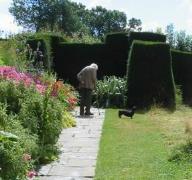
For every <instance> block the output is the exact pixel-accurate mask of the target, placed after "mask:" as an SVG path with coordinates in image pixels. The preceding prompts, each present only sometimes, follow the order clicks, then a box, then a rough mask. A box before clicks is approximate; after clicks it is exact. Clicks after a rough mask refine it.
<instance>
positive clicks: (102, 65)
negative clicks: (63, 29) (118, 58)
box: [54, 43, 113, 86]
mask: <svg viewBox="0 0 192 180" xmlns="http://www.w3.org/2000/svg"><path fill="white" fill-rule="evenodd" d="M105 49H106V47H105V45H104V44H83V43H78V44H77V43H60V44H59V46H58V48H57V50H56V59H55V62H54V64H55V71H56V72H57V74H58V76H59V77H60V78H63V79H64V80H66V81H67V82H70V83H71V84H73V85H74V86H77V85H78V82H77V73H78V72H79V71H80V70H81V69H82V68H83V67H85V66H87V65H90V64H91V63H93V62H94V63H96V64H98V66H99V71H98V78H99V79H100V78H101V77H103V76H104V75H105V74H108V73H110V71H111V69H110V68H113V67H112V66H110V65H109V63H110V62H107V61H105V59H106V58H105V53H104V52H105ZM107 68H108V69H107Z"/></svg>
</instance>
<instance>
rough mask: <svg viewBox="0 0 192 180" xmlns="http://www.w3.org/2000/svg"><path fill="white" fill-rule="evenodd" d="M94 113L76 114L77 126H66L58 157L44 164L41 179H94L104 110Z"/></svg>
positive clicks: (94, 109) (40, 174)
mask: <svg viewBox="0 0 192 180" xmlns="http://www.w3.org/2000/svg"><path fill="white" fill-rule="evenodd" d="M91 110H92V112H93V113H94V116H85V117H79V116H78V115H79V110H78V109H76V110H75V111H74V113H73V115H74V116H75V119H76V121H77V126H76V127H73V128H68V129H63V131H62V133H61V135H60V137H59V141H58V144H59V146H61V148H60V150H61V154H60V156H59V159H58V160H57V161H55V162H53V163H51V164H48V165H46V166H43V167H41V169H40V171H39V172H38V174H39V177H38V178H39V179H40V180H91V179H93V178H94V176H95V167H96V160H97V154H98V151H99V142H100V136H101V132H102V126H103V121H104V116H105V111H104V110H103V109H99V111H98V109H96V108H92V109H91Z"/></svg>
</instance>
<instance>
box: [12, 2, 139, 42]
mask: <svg viewBox="0 0 192 180" xmlns="http://www.w3.org/2000/svg"><path fill="white" fill-rule="evenodd" d="M9 11H10V13H11V14H12V15H13V16H14V17H15V20H16V22H17V23H18V24H19V25H21V26H23V27H24V28H26V29H30V30H35V31H40V30H44V29H45V30H49V31H55V30H58V31H62V32H64V33H66V34H68V35H72V34H74V33H86V34H90V35H92V36H94V37H99V38H102V37H104V35H105V34H106V33H110V32H119V31H121V32H125V31H126V30H129V29H131V30H134V29H135V30H141V20H140V19H135V18H132V19H131V20H130V21H129V24H128V25H129V27H130V28H127V17H126V14H125V13H124V12H120V11H118V10H107V9H106V8H103V7H102V6H96V7H95V8H92V9H90V10H88V9H86V7H85V6H84V5H83V4H81V3H76V2H71V1H70V0H13V1H12V4H11V7H10V9H9Z"/></svg>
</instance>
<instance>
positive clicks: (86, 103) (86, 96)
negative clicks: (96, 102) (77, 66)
mask: <svg viewBox="0 0 192 180" xmlns="http://www.w3.org/2000/svg"><path fill="white" fill-rule="evenodd" d="M91 102H92V90H91V89H87V88H81V89H80V115H84V114H89V113H90V108H91ZM85 107H86V108H85ZM84 108H85V112H84Z"/></svg>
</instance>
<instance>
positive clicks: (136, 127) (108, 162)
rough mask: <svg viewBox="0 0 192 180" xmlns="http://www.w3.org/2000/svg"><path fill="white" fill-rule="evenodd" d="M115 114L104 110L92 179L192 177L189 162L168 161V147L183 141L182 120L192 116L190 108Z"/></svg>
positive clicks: (146, 179)
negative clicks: (98, 150)
mask: <svg viewBox="0 0 192 180" xmlns="http://www.w3.org/2000/svg"><path fill="white" fill-rule="evenodd" d="M117 114H118V113H117V110H112V109H108V110H106V117H105V122H104V127H103V134H102V138H101V142H100V152H99V155H98V161H97V167H96V177H95V179H101V180H105V179H106V180H110V179H114V180H121V179H122V180H129V179H135V180H144V179H145V180H156V179H158V180H160V179H162V180H171V179H178V180H183V179H192V166H191V164H189V163H188V162H183V161H182V162H180V163H176V162H173V161H168V159H169V157H170V154H171V150H172V148H173V147H175V146H176V145H178V144H180V143H182V142H185V136H186V135H185V132H184V130H185V123H184V122H185V120H188V119H190V118H191V117H192V112H191V109H189V108H186V107H182V108H180V109H179V110H177V111H175V112H174V113H169V112H166V111H163V110H160V109H156V108H154V109H153V110H151V111H149V112H148V113H143V114H142V113H140V114H139V113H136V115H135V116H134V118H133V119H129V118H127V117H123V118H121V119H119V118H118V116H117ZM186 114H187V115H186ZM191 119H192V118H191Z"/></svg>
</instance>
